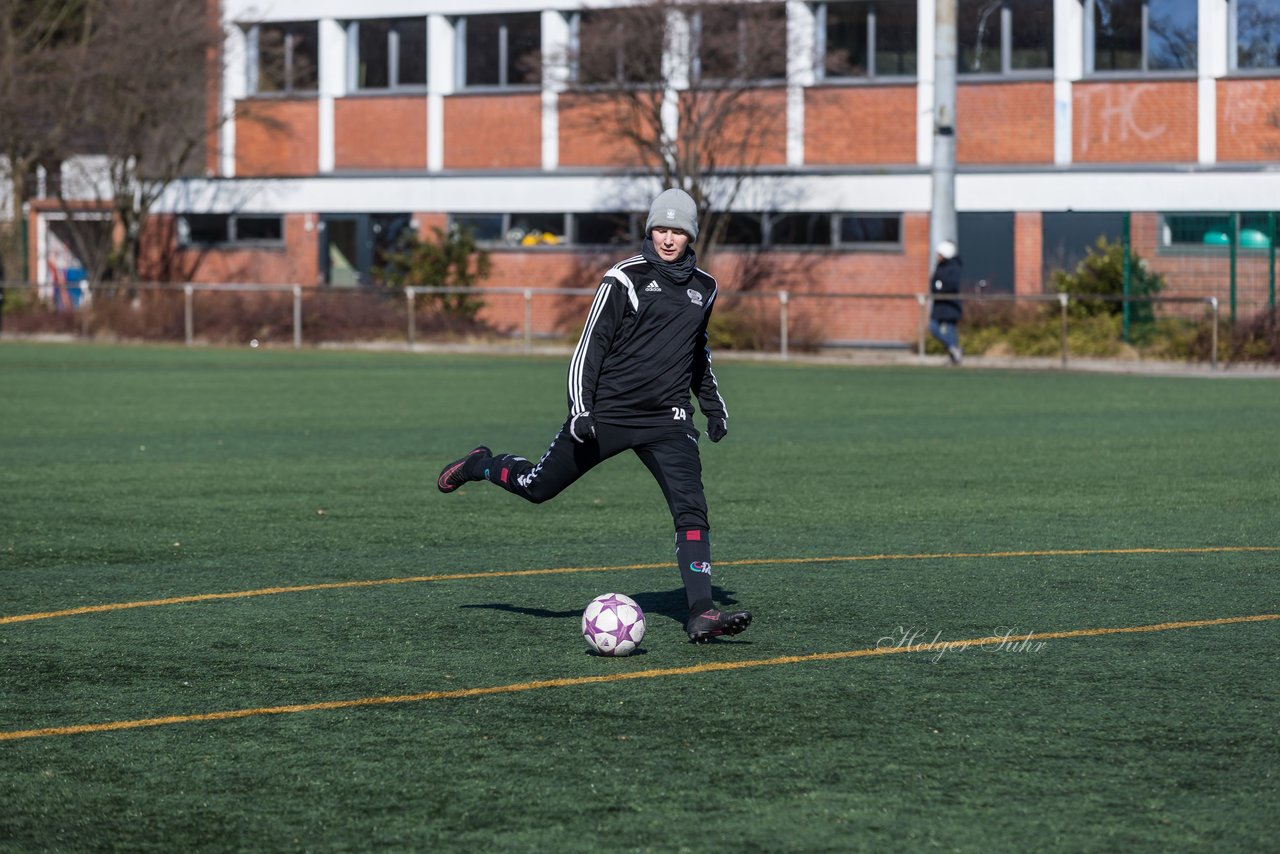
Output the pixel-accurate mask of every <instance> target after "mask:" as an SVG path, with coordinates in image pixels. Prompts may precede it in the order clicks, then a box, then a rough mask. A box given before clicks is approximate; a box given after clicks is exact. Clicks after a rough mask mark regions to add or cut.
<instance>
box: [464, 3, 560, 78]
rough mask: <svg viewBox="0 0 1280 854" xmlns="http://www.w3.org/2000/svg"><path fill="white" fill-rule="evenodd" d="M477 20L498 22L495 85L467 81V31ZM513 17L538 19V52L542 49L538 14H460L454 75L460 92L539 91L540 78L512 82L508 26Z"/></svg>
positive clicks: (540, 19)
mask: <svg viewBox="0 0 1280 854" xmlns="http://www.w3.org/2000/svg"><path fill="white" fill-rule="evenodd" d="M476 18H494V19H497V21H498V56H497V60H498V82H497V83H471V82H470V81H468V79H467V76H468V75H467V65H468V58H469V53H470V52H469V50H468V48H467V30H468V22H469V21H471V20H474V19H476ZM513 18H529V19H534V18H536V19H537V22H538V50H539V51H541V49H542V13H541V12H497V13H493V14H477V15H460V16H458V17H457V18H456V19H455V22H454V54H455V64H454V75H455V78H456V79H457V81H458V90H459V91H464V92H465V91H471V92H475V91H485V90H488V91H495V90H499V89H502V90H517V91H520V90H523V91H532V90H537V89H540V88H542V85H543V81H542V80H541V79H538V80H534V81H532V82H524V81H520V82H516V83H512V82H511V75H512V72H513V69H512V68H511V61H512V59H513V57H512V56H511V55H510V54H511V49H512V48H511V24H510V21H511V19H513Z"/></svg>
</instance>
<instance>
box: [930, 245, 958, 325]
mask: <svg viewBox="0 0 1280 854" xmlns="http://www.w3.org/2000/svg"><path fill="white" fill-rule="evenodd" d="M929 293H930V295H931V296H932V297H933V309H932V310H931V311H930V312H929V318H930V319H931V320H937V321H939V322H941V323H955V322H956V321H957V320H959V319H960V318H961V316H962V315H963V314H964V309H963V308H962V307H961V305H960V303H959V302H958V301H956V300H949V299H939V298H938V297H939V296H940V295H942V294H958V293H960V256H959V255H956V256H954V257H952V258H944V259H940V260H939V261H938V266H937V267H935V268H934V270H933V275H932V276H931V277H930V279H929Z"/></svg>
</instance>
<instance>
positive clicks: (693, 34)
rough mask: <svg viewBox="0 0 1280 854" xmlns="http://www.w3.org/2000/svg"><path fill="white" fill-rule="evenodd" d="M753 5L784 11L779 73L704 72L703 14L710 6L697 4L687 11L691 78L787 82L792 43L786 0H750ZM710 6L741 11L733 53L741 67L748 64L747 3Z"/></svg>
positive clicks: (707, 81)
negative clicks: (788, 37)
mask: <svg viewBox="0 0 1280 854" xmlns="http://www.w3.org/2000/svg"><path fill="white" fill-rule="evenodd" d="M751 6H752V7H753V8H765V7H770V8H774V9H777V10H780V11H781V12H782V23H783V26H782V28H781V34H782V35H781V38H782V68H781V69H780V70H779V73H778V74H776V75H771V76H767V77H744V76H741V75H740V74H738V73H736V72H735V73H731V74H729V75H728V76H724V75H710V74H704V73H703V51H702V45H703V41H702V24H703V20H702V16H703V14H704V13H705V12H706V11H708V8H707V7H695V8H693V9H691V10H689V12H688V22H689V36H690V41H691V44H690V51H689V79H690V80H692V81H694V82H696V83H699V84H706V83H721V82H726V81H738V82H744V83H752V84H759V85H763V86H770V85H779V84H785V83H786V82H787V60H788V54H789V51H790V46H789V44H788V42H787V28H786V21H787V5H786V3H785V2H780V1H779V0H770V2H765V3H759V4H751ZM710 8H714V9H716V10H725V11H736V12H737V13H738V17H737V21H736V23H737V42H738V44H737V50H736V51H734V55H735V56H736V57H737V59H738V65H739V68H743V67H746V66H748V65H749V64H750V63H749V59H748V57H747V49H748V47H749V45H748V43H747V40H748V36H749V32H748V30H747V27H748V26H749V25H750V23H751V22H749V21H748V20H747V19H746V17H745V16H746V14H747V11H748V7H747V6H745V5H737V6H734V5H723V6H714V7H710Z"/></svg>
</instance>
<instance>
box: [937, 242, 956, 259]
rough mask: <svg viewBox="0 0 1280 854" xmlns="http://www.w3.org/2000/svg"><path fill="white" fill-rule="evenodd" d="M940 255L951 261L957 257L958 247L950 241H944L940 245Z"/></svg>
mask: <svg viewBox="0 0 1280 854" xmlns="http://www.w3.org/2000/svg"><path fill="white" fill-rule="evenodd" d="M938 255H939V256H940V257H942V258H945V259H947V260H948V261H950V260H951V259H952V258H954V257H956V245H955V244H954V243H952V242H951V241H950V240H943V241H941V242H939V243H938Z"/></svg>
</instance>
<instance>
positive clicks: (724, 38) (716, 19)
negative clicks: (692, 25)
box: [698, 6, 745, 80]
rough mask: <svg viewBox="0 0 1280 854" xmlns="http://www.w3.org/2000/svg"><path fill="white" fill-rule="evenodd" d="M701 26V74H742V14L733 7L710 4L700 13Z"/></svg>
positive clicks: (722, 77)
mask: <svg viewBox="0 0 1280 854" xmlns="http://www.w3.org/2000/svg"><path fill="white" fill-rule="evenodd" d="M699 20H700V24H699V28H698V64H699V66H700V72H699V77H700V78H701V79H703V80H729V79H732V78H735V77H740V76H742V68H743V64H744V61H745V57H744V56H743V55H742V25H743V21H742V15H741V12H740V10H739V9H736V8H734V7H730V6H709V7H707V8H704V9H703V10H702V11H701V13H700V18H699Z"/></svg>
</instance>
